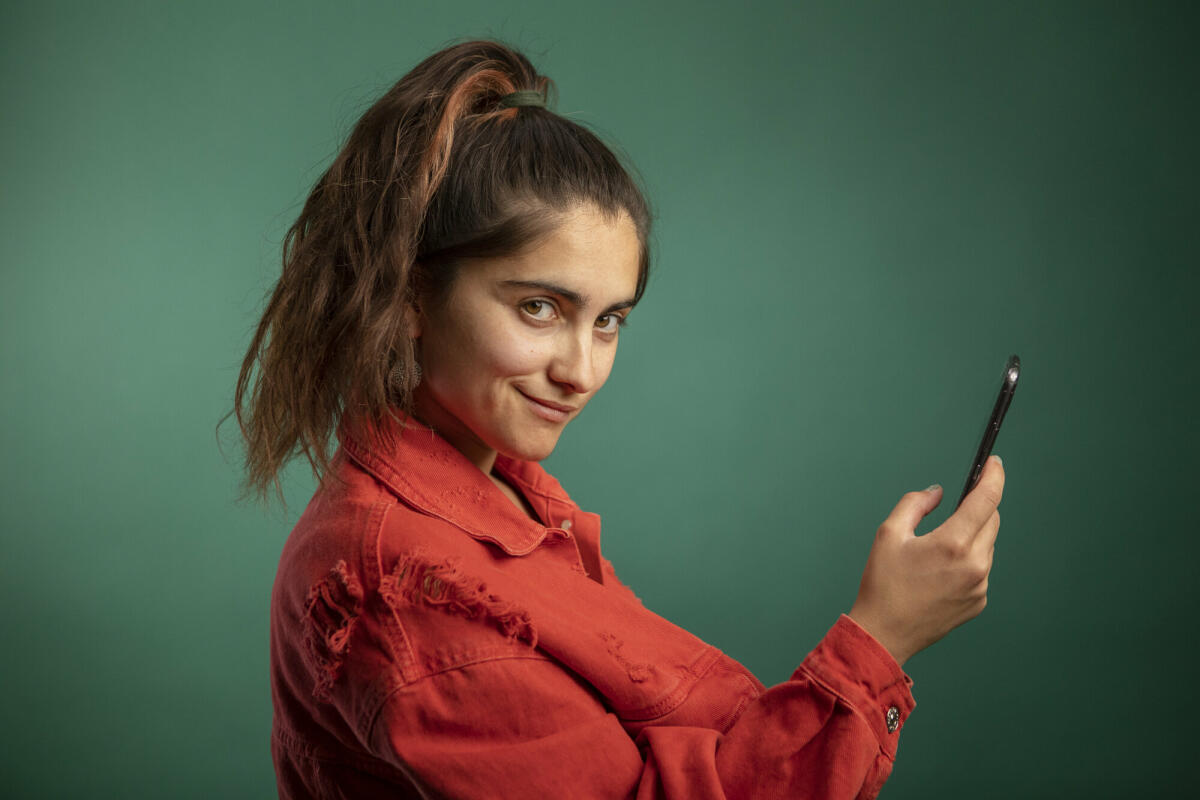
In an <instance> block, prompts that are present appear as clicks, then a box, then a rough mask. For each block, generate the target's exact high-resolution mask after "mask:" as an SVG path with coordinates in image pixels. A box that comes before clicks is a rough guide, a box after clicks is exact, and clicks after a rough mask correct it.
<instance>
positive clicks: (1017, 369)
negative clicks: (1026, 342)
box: [955, 356, 1021, 508]
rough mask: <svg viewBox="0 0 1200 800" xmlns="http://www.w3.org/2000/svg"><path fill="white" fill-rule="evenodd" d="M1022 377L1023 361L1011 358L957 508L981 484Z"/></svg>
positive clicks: (1005, 368) (1005, 366)
mask: <svg viewBox="0 0 1200 800" xmlns="http://www.w3.org/2000/svg"><path fill="white" fill-rule="evenodd" d="M1020 377H1021V359H1019V358H1017V357H1016V356H1009V357H1008V363H1007V364H1005V365H1004V377H1003V378H1002V379H1001V381H1000V394H998V395H997V396H996V405H994V406H992V416H991V417H989V418H988V421H987V426H986V427H985V428H984V429H983V439H981V440H980V442H979V450H977V451H976V452H975V463H974V464H972V465H971V471H970V473H968V474H967V485H966V486H964V487H963V490H962V496H961V497H959V498H958V505H956V506H955V508H958V506H961V505H962V501H963V500H966V499H967V495H968V494H969V493H970V492H971V490H972V489H974V488H975V484H977V483H979V476H980V475H982V474H983V464H984V462H986V461H987V460H988V456H990V455H991V454H992V446H993V445H994V444H996V434H998V433H999V432H1000V423H1001V422H1003V421H1004V414H1005V412H1006V411H1008V405H1009V403H1011V402H1012V399H1013V393H1014V392H1016V391H1017V379H1018V378H1020Z"/></svg>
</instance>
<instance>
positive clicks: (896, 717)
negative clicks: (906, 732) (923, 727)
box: [887, 706, 900, 733]
mask: <svg viewBox="0 0 1200 800" xmlns="http://www.w3.org/2000/svg"><path fill="white" fill-rule="evenodd" d="M887 726H888V733H895V732H896V728H899V727H900V709H898V708H896V707H895V706H892V707H891V708H889V709H888V710H887Z"/></svg>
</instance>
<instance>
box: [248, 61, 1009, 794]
mask: <svg viewBox="0 0 1200 800" xmlns="http://www.w3.org/2000/svg"><path fill="white" fill-rule="evenodd" d="M552 88H553V85H552V83H551V82H550V81H549V80H548V79H547V78H545V77H543V76H540V75H538V74H537V72H536V71H535V70H534V68H533V67H532V65H531V64H530V63H529V61H528V60H527V59H526V58H525V57H524V56H523V55H521V54H520V53H518V52H516V51H514V50H512V49H511V48H509V47H507V46H505V45H503V44H501V43H498V42H493V41H470V42H465V43H462V44H458V45H455V46H452V47H449V48H447V49H445V50H443V51H441V52H438V53H436V54H434V55H432V56H430V57H429V58H427V59H426V60H424V61H423V62H422V63H420V64H419V65H418V66H417V67H416V68H415V69H413V70H412V72H410V73H409V74H408V75H406V76H404V78H402V79H401V80H400V81H399V82H398V83H397V84H396V85H395V86H394V87H393V88H392V89H391V90H390V91H388V92H387V93H386V94H385V95H384V96H383V97H382V98H381V99H380V100H379V101H378V102H376V103H375V104H374V105H373V106H372V107H371V108H370V109H369V110H368V111H367V112H366V114H365V115H364V116H363V117H362V119H361V120H360V121H359V122H358V124H357V125H356V127H355V128H354V131H353V133H352V134H351V136H350V139H349V141H348V142H347V144H346V145H345V147H344V148H343V150H342V151H341V153H340V154H339V155H338V156H337V158H336V159H335V161H334V163H333V165H332V166H331V167H330V168H329V170H328V171H327V172H326V173H325V174H324V175H323V176H322V177H321V179H320V180H319V181H318V182H317V185H316V187H315V188H314V189H313V191H312V193H311V195H310V196H309V198H308V201H307V202H306V204H305V206H304V209H303V212H302V213H301V215H300V218H299V219H298V220H297V221H296V223H295V224H294V225H293V226H292V228H291V230H290V231H289V233H288V236H287V239H286V240H285V246H284V269H283V274H282V276H281V278H280V279H279V282H278V284H277V285H276V287H275V289H274V292H273V294H272V296H271V299H270V302H269V304H268V306H267V308H266V311H265V313H264V315H263V318H262V320H261V323H260V325H259V327H258V330H257V333H256V335H255V337H254V340H253V342H252V344H251V346H250V350H249V353H248V354H247V356H246V359H245V361H244V363H243V367H242V372H241V375H240V377H239V381H238V386H237V393H236V401H235V410H236V411H237V414H238V420H239V424H240V425H241V428H242V431H243V434H244V435H245V437H246V440H247V471H248V477H247V487H248V489H256V490H257V491H258V493H259V495H260V496H263V495H265V492H266V487H267V486H268V484H270V483H271V482H275V485H276V487H278V480H277V477H276V476H277V473H278V472H279V470H280V468H281V466H282V465H283V463H284V462H285V461H286V460H287V458H288V457H289V456H290V455H291V454H294V453H295V452H297V450H300V451H302V452H304V453H305V455H306V456H307V457H308V458H309V460H310V463H311V464H312V466H313V469H314V472H315V473H316V474H317V475H318V477H320V478H321V485H320V488H319V489H318V491H317V492H316V494H315V495H314V496H313V498H312V500H311V502H310V503H309V505H308V507H307V509H306V510H305V512H304V514H303V516H302V517H301V518H300V520H299V522H298V523H297V525H296V527H295V529H294V530H293V531H292V533H291V536H290V537H289V539H288V541H287V544H286V545H285V547H284V550H283V554H282V558H281V560H280V563H279V570H278V574H277V576H276V580H275V587H274V592H273V595H272V601H271V689H272V697H273V700H274V708H275V718H274V726H273V733H272V739H271V744H272V753H273V757H274V760H275V768H276V773H277V777H278V786H279V793H280V795H281V796H282V797H288V798H300V797H354V798H371V797H385V796H386V797H457V798H473V797H480V798H485V797H486V798H497V797H520V798H528V797H556V798H561V797H581V798H607V797H630V796H636V797H639V798H650V797H668V798H716V797H772V798H773V797H846V798H853V797H872V796H874V795H875V794H876V793H877V792H878V791H879V788H880V787H881V786H882V784H883V782H884V780H885V779H886V778H887V776H888V774H889V773H890V771H891V765H892V761H893V758H894V756H895V753H896V743H897V738H898V735H899V732H900V729H901V728H902V727H903V725H904V722H905V720H906V719H907V717H908V714H909V713H910V712H911V711H912V709H913V706H914V702H913V699H912V695H911V694H910V692H909V687H910V685H911V683H912V682H911V680H910V679H909V678H908V676H907V675H905V673H904V672H903V670H902V669H901V666H902V664H903V663H904V661H905V660H906V659H907V658H908V657H909V656H911V655H912V654H913V653H915V652H917V651H919V650H921V649H922V648H924V647H926V646H928V645H929V644H931V643H932V642H934V641H936V640H937V639H939V638H940V637H942V636H943V635H945V634H946V633H947V632H948V631H949V630H951V629H952V628H954V627H956V626H957V625H959V624H961V623H963V622H965V621H966V620H968V619H970V618H972V617H974V616H975V615H977V614H978V613H979V612H980V611H981V610H982V609H983V606H984V604H985V602H986V591H987V576H988V572H989V570H990V568H991V562H992V547H993V542H994V541H995V538H996V533H997V530H998V528H999V516H998V514H997V512H996V507H997V505H998V503H999V501H1000V497H1001V492H1002V488H1003V480H1004V478H1003V472H1002V469H1001V467H1000V464H999V462H998V460H993V461H991V462H990V463H989V464H988V466H987V468H986V470H985V471H984V475H983V478H982V480H981V481H980V483H979V485H978V487H977V488H976V489H975V490H974V492H972V494H971V495H970V496H969V497H968V498H967V500H966V502H965V503H964V504H963V505H962V507H961V509H960V510H959V511H958V512H957V513H955V514H954V515H953V516H952V517H951V518H950V519H949V520H948V521H947V522H946V523H945V524H944V525H943V526H942V527H940V528H938V529H937V530H935V531H933V532H931V533H929V534H927V535H924V536H921V537H916V536H914V535H913V530H914V528H915V526H916V525H917V523H918V522H919V521H920V519H921V518H922V517H923V516H924V515H925V514H927V513H928V512H929V511H931V510H932V509H933V508H934V507H935V506H936V505H937V504H938V502H939V500H940V499H941V489H940V487H936V486H935V487H931V488H930V489H927V490H925V491H922V492H911V493H909V494H906V495H905V496H904V497H903V498H902V499H901V500H900V502H899V504H898V505H897V506H896V508H895V510H894V511H893V512H892V513H891V515H890V516H889V517H888V519H887V520H886V521H885V522H884V523H883V524H882V525H881V526H880V528H879V530H878V533H877V535H876V538H875V544H874V546H873V548H872V550H871V554H870V557H869V559H868V562H867V566H866V570H865V572H864V576H863V581H862V584H861V586H860V590H859V594H858V598H857V600H856V602H855V604H854V606H853V608H851V610H850V612H849V614H844V615H841V616H840V618H838V619H837V620H836V621H834V622H833V624H832V627H831V628H830V630H829V632H828V634H827V635H826V636H825V637H824V639H823V640H822V641H821V642H819V643H818V644H817V646H816V648H815V649H813V650H812V651H811V652H810V653H809V654H808V656H807V657H806V658H805V659H804V660H803V663H801V664H800V665H799V667H798V668H797V669H796V671H795V673H794V674H793V675H792V677H791V679H790V680H788V681H786V682H784V683H781V684H779V685H777V686H774V687H771V688H766V687H764V686H763V685H762V684H761V683H760V682H759V681H758V680H757V679H756V678H755V677H754V676H753V675H752V674H750V672H749V671H747V670H746V669H745V668H744V667H743V666H741V665H740V664H738V663H737V662H736V661H734V660H733V659H731V658H729V657H728V656H726V655H724V654H723V653H722V652H720V651H719V650H718V649H716V648H714V647H712V646H710V645H707V644H705V643H704V642H702V641H700V640H699V639H697V638H696V637H695V636H693V635H691V634H689V633H688V632H687V631H684V630H682V629H680V628H678V627H677V626H675V625H673V624H671V623H670V622H668V621H667V620H665V619H663V618H661V617H659V616H657V615H655V614H654V613H652V612H651V611H649V610H647V609H646V608H645V607H644V606H643V605H642V603H641V602H640V601H639V600H638V598H637V597H636V596H635V595H634V593H633V592H632V591H630V590H629V589H628V588H627V587H626V586H624V585H623V584H622V583H621V582H620V581H619V580H618V579H617V576H616V575H615V574H614V572H613V567H612V564H611V563H610V562H609V561H608V560H607V559H605V558H604V556H603V555H602V554H601V551H600V542H599V540H600V518H599V517H598V516H596V515H595V514H593V513H589V512H587V511H583V510H580V509H579V507H578V506H576V505H575V504H574V503H573V502H572V501H571V499H570V497H569V496H568V495H567V493H566V492H565V491H564V490H563V488H562V487H561V486H560V485H559V483H558V482H557V481H556V480H555V479H554V478H552V477H551V476H550V475H548V474H547V473H546V472H545V471H544V470H543V469H542V468H541V467H540V466H539V465H538V462H539V461H540V460H542V459H544V458H545V457H546V456H548V455H549V454H550V453H551V451H552V450H553V449H554V446H555V444H556V443H557V442H558V438H559V436H560V435H561V434H562V431H563V428H564V427H565V426H566V425H567V423H569V422H570V421H571V419H572V418H574V417H575V416H576V415H578V414H579V413H580V412H581V411H582V410H583V408H584V406H585V405H587V403H588V401H589V400H591V398H592V397H593V396H594V395H595V393H596V392H597V391H599V390H600V387H601V386H603V385H604V382H605V379H606V378H607V377H608V374H609V371H610V370H611V368H612V365H613V359H614V358H615V356H616V351H617V343H618V341H619V339H620V330H621V326H622V325H623V324H624V321H625V319H626V317H627V316H628V315H629V314H630V313H631V311H632V310H633V308H634V307H635V306H636V305H637V303H638V300H639V298H640V297H641V296H642V292H643V289H644V288H645V285H646V274H647V269H648V266H649V263H650V257H649V251H648V248H647V234H648V229H649V225H650V214H649V212H648V210H647V205H646V202H645V200H644V198H643V196H642V194H641V192H640V191H639V190H638V188H637V186H636V185H635V183H634V182H633V181H632V180H631V178H630V176H629V174H628V173H627V171H626V170H625V169H624V168H623V166H622V165H621V163H620V161H619V160H618V159H617V158H616V157H615V156H614V155H613V153H612V152H611V151H610V150H609V149H608V148H607V147H606V146H605V145H604V144H602V143H601V142H600V140H599V139H597V138H596V137H595V136H594V135H593V134H591V133H590V132H588V131H587V130H586V129H584V128H583V127H581V126H580V125H578V124H577V123H575V122H572V121H570V120H567V119H565V118H563V117H560V116H558V115H557V114H555V113H554V112H553V111H551V110H550V108H549V107H548V102H547V101H548V98H547V94H548V92H549V90H550V89H552ZM256 364H257V365H258V367H259V373H258V376H257V380H256V382H255V383H254V385H253V391H252V394H251V396H250V397H249V398H247V392H248V390H250V388H251V386H250V375H251V372H252V369H253V368H254V366H255V365H256ZM243 405H246V409H245V412H244V413H243ZM332 434H336V437H337V445H338V446H337V447H336V449H335V452H334V453H333V455H332V456H329V455H328V452H327V449H326V448H327V445H329V444H331V442H330V438H329V437H330V436H331V435H332Z"/></svg>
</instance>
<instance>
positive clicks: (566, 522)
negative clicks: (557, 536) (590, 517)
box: [558, 519, 571, 531]
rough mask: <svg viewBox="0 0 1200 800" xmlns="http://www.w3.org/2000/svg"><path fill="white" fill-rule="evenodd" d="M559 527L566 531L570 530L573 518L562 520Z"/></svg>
mask: <svg viewBox="0 0 1200 800" xmlns="http://www.w3.org/2000/svg"><path fill="white" fill-rule="evenodd" d="M558 527H560V528H562V529H563V530H564V531H569V530H571V520H569V519H564V520H563V521H562V522H561V523H560V524H559V526H558Z"/></svg>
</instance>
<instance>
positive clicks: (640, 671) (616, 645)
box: [600, 633, 654, 683]
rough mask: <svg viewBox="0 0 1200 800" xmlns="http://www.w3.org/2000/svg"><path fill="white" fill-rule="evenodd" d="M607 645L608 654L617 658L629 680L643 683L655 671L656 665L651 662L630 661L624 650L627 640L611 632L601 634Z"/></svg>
mask: <svg viewBox="0 0 1200 800" xmlns="http://www.w3.org/2000/svg"><path fill="white" fill-rule="evenodd" d="M600 638H601V640H603V642H604V644H605V646H607V647H608V654H609V655H611V656H612V657H613V658H615V659H616V660H617V663H618V664H620V665H621V666H622V667H624V668H625V674H626V675H628V676H629V680H631V681H633V682H634V683H642V682H643V681H646V680H648V679H649V678H650V675H651V674H652V673H653V671H654V666H653V665H651V664H643V663H639V662H634V661H630V660H629V658H628V656H626V655H625V653H624V652H623V648H624V647H625V642H623V641H621V640H620V639H618V638H617V637H616V636H613V635H612V634H611V633H602V634H600Z"/></svg>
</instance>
